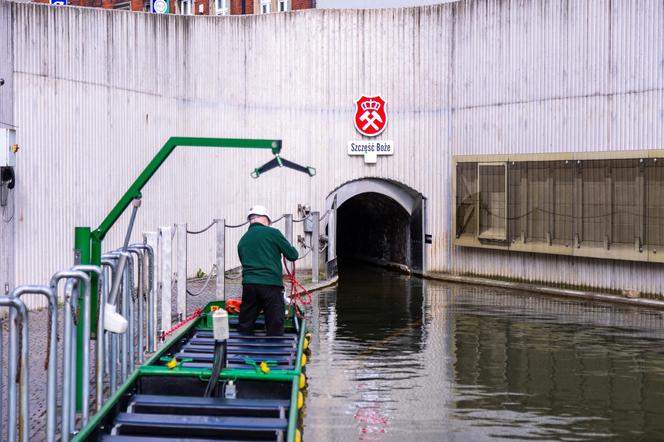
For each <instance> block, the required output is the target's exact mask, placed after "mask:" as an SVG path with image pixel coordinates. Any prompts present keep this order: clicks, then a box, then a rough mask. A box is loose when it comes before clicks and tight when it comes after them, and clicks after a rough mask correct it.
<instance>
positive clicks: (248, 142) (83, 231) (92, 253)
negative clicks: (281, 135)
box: [74, 137, 281, 411]
mask: <svg viewBox="0 0 664 442" xmlns="http://www.w3.org/2000/svg"><path fill="white" fill-rule="evenodd" d="M178 146H182V147H213V148H235V149H270V150H271V151H272V154H274V155H279V153H280V152H281V140H268V139H244V138H200V137H170V138H169V139H168V140H167V141H166V143H165V144H164V145H163V146H162V148H161V149H160V150H159V152H157V154H156V155H155V156H154V158H153V159H152V161H150V162H149V163H148V165H147V166H146V167H145V169H143V172H141V174H140V175H139V176H138V178H136V180H135V181H134V183H133V184H132V185H131V186H129V189H128V190H127V191H126V192H125V194H124V195H123V196H122V198H120V200H119V201H118V202H117V204H116V205H115V206H114V207H113V209H111V211H110V212H109V213H108V215H106V218H104V220H103V221H102V222H101V224H100V225H99V227H97V229H96V230H94V231H92V232H91V231H90V228H89V227H76V229H75V233H74V253H75V255H76V256H77V257H78V259H77V261H78V263H79V264H93V265H96V266H101V254H102V241H103V240H104V238H105V237H106V234H107V233H108V231H109V230H110V229H111V227H113V225H114V224H115V223H116V222H117V220H118V219H119V218H120V216H121V215H122V213H123V212H124V211H125V209H127V207H128V206H129V204H131V202H132V201H133V200H134V199H136V198H140V197H141V191H142V190H143V187H144V186H145V185H146V184H147V183H148V181H150V179H151V178H152V177H153V176H154V174H155V173H156V172H157V170H159V168H160V167H161V165H162V164H164V162H165V161H166V159H168V157H169V156H170V155H171V154H172V153H173V151H174V150H175V148H176V147H178ZM90 282H91V287H90V292H91V293H90V305H91V309H90V327H91V330H90V333H91V336H92V337H95V336H96V331H97V330H96V325H95V324H97V314H98V311H97V287H98V278H97V275H96V274H94V273H92V274H90ZM82 290H83V289H81V292H80V293H79V305H80V306H81V307H82V306H83V304H82V303H83V302H85V301H84V299H83V292H82ZM76 342H77V345H76V353H77V359H76V361H77V362H76V409H77V410H78V411H80V410H81V406H82V402H83V401H82V395H83V389H82V385H81V379H82V374H83V365H82V363H81V361H82V356H83V328H82V327H78V329H77V338H76Z"/></svg>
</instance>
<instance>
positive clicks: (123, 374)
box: [120, 257, 134, 382]
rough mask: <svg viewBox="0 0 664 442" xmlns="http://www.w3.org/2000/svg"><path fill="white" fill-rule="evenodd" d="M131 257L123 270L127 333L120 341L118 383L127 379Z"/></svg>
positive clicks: (123, 310)
mask: <svg viewBox="0 0 664 442" xmlns="http://www.w3.org/2000/svg"><path fill="white" fill-rule="evenodd" d="M132 261H133V260H132V259H131V257H127V265H126V266H125V268H124V275H123V278H122V298H121V299H122V316H124V318H125V319H126V320H127V331H126V332H125V333H123V335H122V340H121V341H120V382H124V381H125V380H126V379H127V369H128V367H129V359H128V356H129V336H131V334H132V331H133V330H132V326H131V318H130V317H129V304H130V303H131V285H130V284H131V277H130V274H131V273H133V271H134V269H133V263H132Z"/></svg>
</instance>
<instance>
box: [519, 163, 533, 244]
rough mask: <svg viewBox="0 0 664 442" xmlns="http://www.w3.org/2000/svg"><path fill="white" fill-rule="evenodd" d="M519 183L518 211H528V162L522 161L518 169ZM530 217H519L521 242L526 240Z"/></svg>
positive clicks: (524, 212)
mask: <svg viewBox="0 0 664 442" xmlns="http://www.w3.org/2000/svg"><path fill="white" fill-rule="evenodd" d="M519 173H520V175H521V176H520V178H521V180H520V181H521V183H520V185H519V188H520V189H519V190H520V194H521V207H520V209H521V210H520V212H519V213H523V214H527V213H529V210H530V208H529V207H528V162H524V163H523V164H522V165H521V167H520V170H519ZM531 219H532V217H531V216H530V215H526V216H524V217H522V218H521V242H522V243H525V242H526V241H528V234H529V230H528V222H529V221H530V220H531Z"/></svg>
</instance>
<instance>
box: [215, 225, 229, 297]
mask: <svg viewBox="0 0 664 442" xmlns="http://www.w3.org/2000/svg"><path fill="white" fill-rule="evenodd" d="M214 223H215V238H216V241H215V243H216V249H217V252H216V264H217V287H216V289H215V292H216V293H215V296H216V298H217V300H222V299H223V300H224V301H225V300H226V220H225V219H223V218H222V219H215V220H214Z"/></svg>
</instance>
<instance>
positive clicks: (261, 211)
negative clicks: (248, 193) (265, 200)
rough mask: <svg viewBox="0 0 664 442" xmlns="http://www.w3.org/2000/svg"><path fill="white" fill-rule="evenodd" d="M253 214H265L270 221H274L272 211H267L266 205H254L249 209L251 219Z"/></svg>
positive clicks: (248, 214)
mask: <svg viewBox="0 0 664 442" xmlns="http://www.w3.org/2000/svg"><path fill="white" fill-rule="evenodd" d="M251 215H258V216H265V217H267V219H268V220H269V221H270V222H272V218H270V213H269V212H268V211H267V209H266V208H265V207H264V206H261V205H258V204H257V205H255V206H253V207H252V208H251V209H249V213H247V219H249V217H250V216H251Z"/></svg>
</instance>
